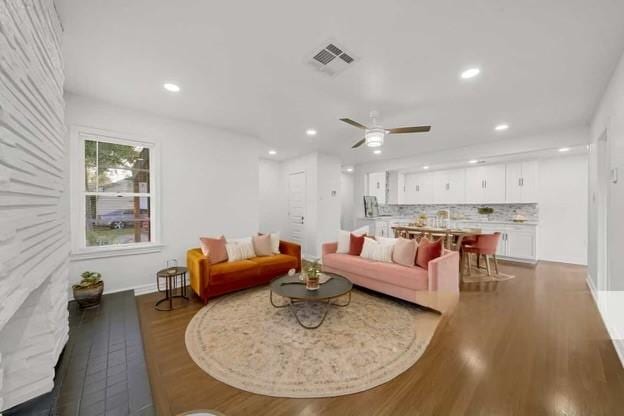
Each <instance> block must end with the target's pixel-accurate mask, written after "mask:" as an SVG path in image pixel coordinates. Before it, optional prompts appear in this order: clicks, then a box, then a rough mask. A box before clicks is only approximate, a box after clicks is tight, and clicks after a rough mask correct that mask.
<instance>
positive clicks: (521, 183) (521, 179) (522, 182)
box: [520, 178, 524, 186]
mask: <svg viewBox="0 0 624 416" xmlns="http://www.w3.org/2000/svg"><path fill="white" fill-rule="evenodd" d="M520 186H524V178H520Z"/></svg>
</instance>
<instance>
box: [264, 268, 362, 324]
mask: <svg viewBox="0 0 624 416" xmlns="http://www.w3.org/2000/svg"><path fill="white" fill-rule="evenodd" d="M332 278H340V279H345V278H344V277H342V276H338V275H333V277H332ZM278 279H283V278H278ZM345 280H347V279H345ZM347 281H348V280H347ZM284 285H302V286H305V283H304V282H303V281H301V280H299V278H298V277H293V278H292V279H289V280H287V281H285V282H283V283H282V284H281V286H284ZM352 288H353V285H352V284H351V282H349V289H348V290H347V291H345V292H342V293H340V294H337V295H332V296H328V297H323V298H319V299H311V298H306V297H291V296H285V295H280V294H279V293H278V295H279V296H280V297H283V298H286V299H288V302H286V303H285V304H281V305H278V304H276V303H275V302H274V301H273V289H272V285H271V286H270V287H269V301H270V302H271V305H272V306H273V307H275V308H285V307H288V308H289V309H290V311H291V312H292V314H293V316H294V317H295V319H296V320H297V323H298V324H299V325H300V326H301V327H303V328H305V329H316V328H318V327H320V326H321V325H322V324H323V322H325V318H326V317H327V314H328V313H329V310H330V309H331V307H332V306H338V307H340V308H344V307H346V306H349V304H350V303H351V289H352ZM310 292H311V293H310V294H311V295H313V294H315V293H314V292H312V291H310ZM343 296H348V299H347V301H346V302H345V303H337V302H334V300H336V299H338V298H341V297H343ZM299 303H319V304H322V305H323V315H322V317H321V319H320V321H319V322H318V323H317V324H315V325H306V324H304V323H303V322H302V321H301V319H300V318H299V315H297V308H296V306H295V305H297V304H299Z"/></svg>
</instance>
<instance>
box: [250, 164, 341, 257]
mask: <svg viewBox="0 0 624 416" xmlns="http://www.w3.org/2000/svg"><path fill="white" fill-rule="evenodd" d="M299 172H305V175H306V197H305V200H306V204H305V207H304V210H305V212H304V224H305V225H304V239H303V241H301V251H302V255H303V256H304V257H307V258H318V257H319V256H320V246H321V244H322V243H323V242H325V241H329V240H334V239H335V238H336V237H335V236H336V232H337V230H338V229H340V212H341V197H340V195H341V184H340V160H339V159H338V158H336V157H334V156H330V155H325V154H321V153H310V154H307V155H304V156H300V157H296V158H292V159H287V160H284V161H281V162H273V161H267V162H266V163H265V162H261V164H260V183H261V186H260V201H261V202H260V204H261V205H262V206H261V208H260V212H261V213H262V214H261V217H260V229H261V230H265V231H267V232H268V231H279V232H280V233H281V237H282V239H284V240H289V239H290V240H291V239H292V238H291V236H290V235H289V228H288V180H289V175H291V174H294V173H299Z"/></svg>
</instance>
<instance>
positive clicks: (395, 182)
mask: <svg viewBox="0 0 624 416" xmlns="http://www.w3.org/2000/svg"><path fill="white" fill-rule="evenodd" d="M386 178H387V179H388V184H387V186H386V189H387V190H388V195H387V200H386V203H387V204H406V203H407V202H405V174H404V173H402V172H399V171H396V170H390V171H388V175H387V176H386Z"/></svg>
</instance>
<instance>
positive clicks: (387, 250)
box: [360, 238, 394, 263]
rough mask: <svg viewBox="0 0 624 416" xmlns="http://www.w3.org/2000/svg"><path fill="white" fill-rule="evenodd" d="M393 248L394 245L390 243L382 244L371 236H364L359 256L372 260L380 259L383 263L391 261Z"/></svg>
mask: <svg viewBox="0 0 624 416" xmlns="http://www.w3.org/2000/svg"><path fill="white" fill-rule="evenodd" d="M393 250H394V245H392V244H382V243H380V242H378V241H375V240H373V239H372V238H365V239H364V246H363V247H362V253H361V254H360V257H364V258H367V259H369V260H374V261H382V262H384V263H392V251H393Z"/></svg>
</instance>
